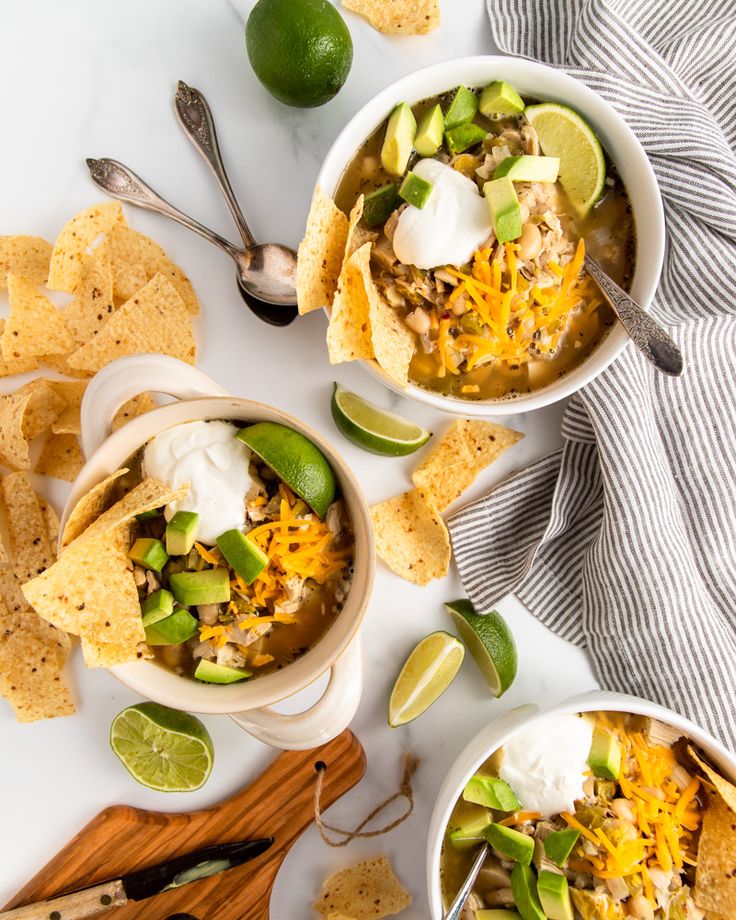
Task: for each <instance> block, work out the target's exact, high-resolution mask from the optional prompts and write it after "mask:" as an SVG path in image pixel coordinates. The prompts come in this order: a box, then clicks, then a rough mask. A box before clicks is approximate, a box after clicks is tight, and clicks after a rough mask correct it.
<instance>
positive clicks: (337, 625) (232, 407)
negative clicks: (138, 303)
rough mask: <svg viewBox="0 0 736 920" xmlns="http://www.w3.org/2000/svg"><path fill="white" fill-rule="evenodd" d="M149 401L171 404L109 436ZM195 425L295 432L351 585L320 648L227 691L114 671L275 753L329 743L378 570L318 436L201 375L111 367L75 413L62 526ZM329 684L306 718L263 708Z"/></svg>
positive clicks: (147, 670) (360, 508) (160, 674)
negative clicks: (322, 486)
mask: <svg viewBox="0 0 736 920" xmlns="http://www.w3.org/2000/svg"><path fill="white" fill-rule="evenodd" d="M145 392H154V393H162V394H167V395H169V396H173V397H175V401H174V402H171V403H169V404H168V405H165V406H160V407H159V408H157V409H154V410H152V411H151V412H147V413H146V414H145V415H141V416H139V417H138V418H135V419H133V420H132V421H130V422H129V423H128V424H127V425H124V426H123V427H122V428H120V429H119V430H118V431H116V432H114V433H111V422H112V419H113V418H114V416H115V413H116V412H117V410H118V409H119V408H120V406H121V405H123V403H125V402H126V401H127V400H128V399H130V398H131V397H133V396H135V395H137V394H138V393H145ZM198 419H234V420H240V421H244V422H259V421H271V422H279V423H281V424H283V425H288V426H290V427H291V428H295V429H296V430H297V431H300V432H301V433H302V434H304V435H306V436H307V437H308V438H310V439H311V440H312V441H314V442H315V444H317V446H318V447H319V448H320V450H321V451H322V452H323V453H324V455H325V456H326V457H327V459H328V460H329V462H330V464H331V466H332V469H333V470H334V472H335V477H336V479H337V482H338V484H339V487H340V491H341V492H342V495H343V497H344V499H345V502H346V504H347V507H348V510H349V512H350V516H351V518H352V522H353V528H354V533H355V561H354V575H353V582H352V585H351V589H350V591H349V593H348V596H347V599H346V601H345V605H344V607H343V609H342V610H341V611H340V615H339V616H338V617H337V618H336V620H335V622H334V624H333V625H332V626H331V627H330V629H329V630H328V631H327V633H326V634H325V635H324V636H323V637H322V639H321V640H320V641H319V642H318V643H317V644H316V645H315V646H314V647H313V648H311V649H310V650H309V651H308V652H307V653H306V654H305V655H303V656H302V657H301V658H299V659H298V660H297V661H295V662H294V663H293V664H290V665H289V666H288V667H287V668H284V669H283V670H282V671H276V672H274V673H272V674H268V675H266V676H264V677H261V678H259V679H258V680H254V681H246V682H244V683H239V684H229V685H227V686H215V685H213V684H203V683H199V682H197V681H193V680H188V679H186V678H184V677H179V676H178V675H177V674H175V673H174V672H173V671H168V670H166V669H165V668H162V667H159V666H158V665H156V664H153V663H152V662H150V661H137V662H133V663H131V664H125V665H120V666H118V667H115V668H112V669H111V671H112V673H113V674H114V675H115V677H117V678H118V680H120V681H122V683H124V684H125V685H126V686H127V687H130V689H131V690H134V691H136V693H140V694H141V696H144V697H146V698H147V699H150V700H153V701H155V702H157V703H161V704H162V705H164V706H171V707H173V708H175V709H185V710H188V711H190V712H203V713H214V714H222V715H231V716H232V717H233V718H234V719H235V721H236V722H238V724H239V725H240V726H241V727H242V728H244V729H245V730H246V731H248V732H250V734H252V735H253V736H254V737H257V738H258V739H259V740H261V741H264V742H265V743H267V744H272V745H274V746H276V747H282V748H312V747H316V746H317V745H318V744H322V743H324V742H325V741H328V740H330V739H331V738H334V737H335V736H336V735H338V734H339V733H340V732H341V731H342V730H343V729H344V728H346V727H347V725H348V724H349V723H350V722H351V720H352V718H353V716H354V715H355V711H356V709H357V708H358V704H359V702H360V697H361V693H362V688H363V660H362V654H361V648H360V639H359V633H358V631H359V628H360V624H361V621H362V619H363V614H364V613H365V610H366V607H367V605H368V601H369V599H370V594H371V588H372V585H373V572H374V567H375V553H374V548H373V531H372V527H371V519H370V512H369V511H368V506H367V505H366V502H365V499H364V498H363V493H362V491H361V489H360V486H359V485H358V483H357V481H356V479H355V477H354V476H353V474H352V473H351V471H350V469H349V467H348V465H347V464H346V463H345V461H344V460H343V459H342V458H341V457H340V455H339V454H338V453H337V452H336V451H335V450H334V448H332V447H331V446H330V445H329V444H328V443H326V442H325V441H324V440H323V439H322V438H321V437H320V436H319V435H318V434H317V433H316V432H315V431H313V430H312V429H310V428H308V427H307V426H306V425H304V424H302V423H301V422H300V421H298V420H297V419H295V418H292V417H291V416H289V415H286V413H284V412H280V411H279V410H278V409H273V408H271V407H270V406H264V405H262V404H261V403H256V402H253V401H252V400H249V399H241V398H238V397H234V396H230V395H229V394H227V393H226V392H225V391H224V390H223V389H222V387H220V386H219V385H218V384H216V383H215V382H214V381H213V380H211V379H210V378H209V377H206V376H205V375H204V374H202V373H201V372H200V371H198V370H195V368H193V367H190V366H189V365H188V364H183V363H182V362H181V361H177V360H175V359H174V358H167V357H164V356H163V355H138V356H135V357H132V358H123V359H121V360H119V361H114V362H113V363H112V364H109V365H108V366H107V367H106V368H105V369H104V370H102V371H101V372H100V373H99V374H97V375H96V376H95V377H94V378H93V380H92V381H91V382H90V384H89V386H88V387H87V391H86V393H85V396H84V400H83V403H82V446H83V449H84V453H85V456H86V457H87V462H86V464H85V466H84V467H83V469H82V470H81V472H80V473H79V476H78V477H77V479H76V481H75V483H74V486H73V488H72V492H71V495H70V497H69V501H68V502H67V504H66V507H65V509H64V513H63V515H62V531H63V525H64V523H65V522H66V519H67V518H68V516H69V512H70V511H71V509H72V508H73V507H74V505H75V504H76V503H77V502H78V501H79V499H80V498H81V497H82V496H83V495H84V494H85V493H86V492H88V491H89V490H90V489H91V488H92V487H93V486H94V485H96V484H97V483H98V482H100V481H101V480H102V479H104V478H105V477H106V476H108V475H110V473H112V472H114V471H115V470H117V469H119V468H120V467H121V466H123V465H124V464H125V462H126V460H127V459H128V458H129V457H130V456H131V455H132V454H134V453H135V452H136V451H137V450H138V449H139V448H140V447H142V446H143V445H144V444H145V443H146V442H147V441H148V440H149V439H150V438H151V437H153V436H154V435H155V434H158V432H160V431H162V430H164V429H166V428H170V427H171V426H173V425H180V424H182V423H184V422H191V421H195V420H198ZM328 671H329V672H330V674H331V676H330V681H329V684H328V686H327V689H326V690H325V692H324V694H323V696H322V697H321V699H320V700H319V701H318V702H317V703H316V704H315V705H314V706H312V707H311V708H310V709H308V710H307V711H306V712H302V713H298V714H296V715H282V714H280V713H278V712H276V711H274V710H273V709H271V708H270V707H271V706H272V705H273V704H274V703H277V702H279V701H280V700H284V699H286V698H287V697H290V696H293V695H294V694H295V693H298V692H299V691H300V690H303V689H304V688H305V687H307V686H308V685H309V684H311V683H313V682H314V681H316V680H317V679H318V678H319V677H320V676H321V675H323V674H325V673H326V672H328Z"/></svg>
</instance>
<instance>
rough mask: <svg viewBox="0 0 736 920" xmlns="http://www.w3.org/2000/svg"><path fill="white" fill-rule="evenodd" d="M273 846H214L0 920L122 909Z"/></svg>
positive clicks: (55, 918) (54, 919) (64, 917)
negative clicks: (132, 902)
mask: <svg viewBox="0 0 736 920" xmlns="http://www.w3.org/2000/svg"><path fill="white" fill-rule="evenodd" d="M273 842H274V841H273V837H263V838H261V839H260V840H241V841H239V842H237V843H216V844H213V845H212V846H208V847H204V848H203V849H201V850H195V851H194V852H192V853H186V854H185V855H184V856H176V857H174V858H173V859H167V860H166V861H165V862H162V863H158V864H157V865H155V866H149V867H148V868H146V869H138V870H137V871H135V872H129V873H127V874H126V875H123V876H122V877H121V878H117V879H111V880H110V881H107V882H101V883H100V884H98V885H93V886H92V887H90V888H83V889H81V890H79V891H74V892H70V893H69V894H64V895H61V896H60V897H58V898H51V899H50V900H48V901H40V902H38V903H37V904H26V905H25V906H23V907H16V908H15V909H14V910H10V911H5V912H3V913H0V920H84V918H86V917H93V916H95V915H96V914H98V913H102V912H103V911H107V910H111V909H112V908H115V907H122V906H123V905H124V904H126V903H127V902H128V901H143V900H145V899H146V898H151V897H154V896H155V895H157V894H161V893H162V892H164V891H170V890H171V889H172V888H181V887H182V886H184V885H188V884H189V883H190V882H197V881H200V879H204V878H210V877H211V876H213V875H218V874H219V873H220V872H227V871H228V870H230V869H235V868H236V867H237V866H242V865H243V863H246V862H248V861H249V860H251V859H255V858H256V857H258V856H260V855H261V854H262V853H265V852H266V850H268V849H269V847H271V846H272V845H273Z"/></svg>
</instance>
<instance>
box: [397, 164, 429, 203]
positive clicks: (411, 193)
mask: <svg viewBox="0 0 736 920" xmlns="http://www.w3.org/2000/svg"><path fill="white" fill-rule="evenodd" d="M432 188H433V185H432V183H431V182H427V180H426V179H422V177H421V176H418V175H417V174H416V173H413V172H411V170H410V171H409V172H408V173H407V174H406V175H405V176H404V181H403V182H402V183H401V188H400V189H399V195H400V197H401V198H403V199H404V201H406V202H408V204H412V205H414V207H415V208H419V210H420V211H421V210H422V208H423V207H424V205H425V204H426V203H427V201H428V200H429V196H430V195H431V194H432Z"/></svg>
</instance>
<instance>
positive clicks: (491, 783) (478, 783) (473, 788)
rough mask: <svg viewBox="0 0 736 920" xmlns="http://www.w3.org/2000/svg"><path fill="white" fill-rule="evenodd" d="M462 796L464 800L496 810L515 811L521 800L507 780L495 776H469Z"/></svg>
mask: <svg viewBox="0 0 736 920" xmlns="http://www.w3.org/2000/svg"><path fill="white" fill-rule="evenodd" d="M463 798H464V799H465V801H466V802H475V804H476V805H483V806H484V807H485V808H495V809H496V810H497V811H517V810H518V809H519V808H521V802H520V801H519V800H518V799H517V797H516V793H515V792H514V790H513V789H512V788H511V786H509V784H508V783H507V782H505V781H504V780H502V779H499V778H498V777H497V776H481V775H480V774H476V775H475V776H471V777H470V779H469V780H468V782H467V783H466V784H465V789H464V790H463Z"/></svg>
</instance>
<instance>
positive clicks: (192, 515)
mask: <svg viewBox="0 0 736 920" xmlns="http://www.w3.org/2000/svg"><path fill="white" fill-rule="evenodd" d="M198 529H199V515H198V514H197V513H196V512H195V511H177V512H176V514H175V515H174V516H173V517H172V519H171V520H170V521H169V523H168V524H167V525H166V552H167V553H168V554H169V555H170V556H186V554H187V553H188V552H189V550H190V549H191V548H192V547H193V546H194V541H195V540H196V539H197V530H198Z"/></svg>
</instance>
